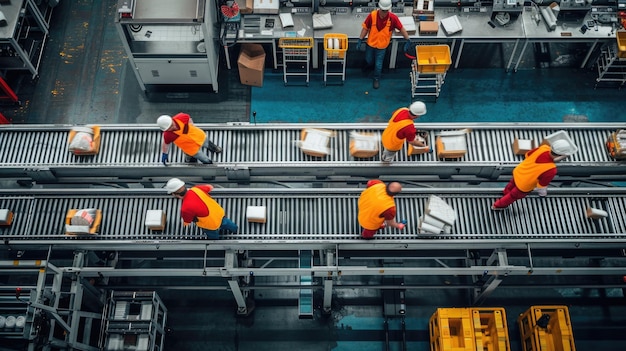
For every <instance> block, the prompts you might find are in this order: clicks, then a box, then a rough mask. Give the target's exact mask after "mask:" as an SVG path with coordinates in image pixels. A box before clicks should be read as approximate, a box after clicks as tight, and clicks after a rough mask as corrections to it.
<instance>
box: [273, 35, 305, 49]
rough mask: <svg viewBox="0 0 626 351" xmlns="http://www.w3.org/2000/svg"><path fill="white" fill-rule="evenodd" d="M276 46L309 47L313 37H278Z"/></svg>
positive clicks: (285, 47)
mask: <svg viewBox="0 0 626 351" xmlns="http://www.w3.org/2000/svg"><path fill="white" fill-rule="evenodd" d="M278 47H280V48H283V49H310V48H312V47H313V38H310V37H303V38H280V39H278Z"/></svg>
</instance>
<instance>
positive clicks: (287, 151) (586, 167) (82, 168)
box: [0, 123, 626, 183]
mask: <svg viewBox="0 0 626 351" xmlns="http://www.w3.org/2000/svg"><path fill="white" fill-rule="evenodd" d="M199 126H200V127H201V128H202V129H204V130H206V131H207V135H208V137H209V139H211V140H212V141H214V142H215V143H216V144H218V145H220V146H222V147H223V149H224V152H223V153H222V154H220V155H218V156H216V157H214V161H215V162H216V166H202V165H194V166H190V165H188V164H185V163H184V160H183V154H182V153H181V152H180V150H179V149H178V148H176V147H172V150H171V154H170V160H171V162H172V166H171V167H167V168H166V167H164V166H163V165H162V164H161V163H160V162H159V161H160V145H161V132H160V131H159V130H158V128H157V127H156V126H153V125H105V126H102V127H101V134H102V146H101V151H100V153H99V154H98V155H95V156H75V155H73V154H72V153H70V152H69V151H68V148H67V136H68V131H69V130H70V127H68V126H51V125H28V126H6V127H5V126H0V142H1V143H2V145H3V146H4V147H3V152H2V153H0V166H1V167H0V176H2V177H8V178H22V179H27V180H28V179H32V180H35V181H37V182H41V183H46V182H59V181H65V182H71V181H115V180H118V179H119V180H122V181H124V180H133V179H134V180H137V179H140V180H144V181H145V180H146V179H148V180H150V179H151V178H154V177H170V176H195V177H200V178H205V179H206V178H211V177H226V178H227V179H231V180H250V179H252V180H254V177H257V176H259V177H260V176H282V177H292V176H299V177H304V176H309V177H328V176H335V175H336V176H359V177H370V178H372V177H378V176H381V175H412V176H413V175H414V176H418V175H420V176H431V177H433V178H437V179H439V178H441V179H448V178H451V177H453V176H460V175H468V176H476V177H479V178H482V179H497V178H498V177H499V176H500V175H501V174H510V172H511V169H512V168H513V167H514V166H515V165H516V164H517V163H519V161H520V160H521V159H522V156H516V155H514V154H513V152H512V148H511V143H512V142H513V140H514V138H515V137H518V138H520V139H533V140H536V141H541V140H542V139H543V137H545V136H546V135H549V134H551V133H554V132H556V131H558V130H566V131H567V132H568V134H569V135H570V136H571V137H572V139H573V140H574V142H575V143H576V144H577V145H578V147H579V149H580V151H579V152H578V153H577V154H575V155H574V156H572V157H570V158H568V159H566V160H565V161H563V162H561V163H559V175H560V176H577V177H591V176H594V177H595V178H596V179H600V180H602V179H620V180H621V179H623V177H624V175H625V174H626V163H625V162H617V161H615V160H614V159H612V158H611V157H610V156H609V154H608V153H607V151H606V148H605V146H604V143H605V141H606V139H607V137H608V136H609V135H610V133H612V132H614V131H615V130H617V129H619V128H621V127H623V125H617V124H583V123H580V124H543V125H541V124H533V125H521V124H449V125H447V124H419V123H418V124H417V127H418V128H420V129H423V130H425V131H427V132H428V133H429V134H430V138H431V140H434V138H435V136H436V135H437V134H438V133H439V132H441V131H450V130H457V129H463V128H468V129H471V130H472V131H471V133H469V134H468V135H467V149H468V150H467V154H466V155H465V156H464V157H463V158H461V159H458V160H441V159H437V158H436V155H435V153H426V154H423V155H414V156H407V153H406V149H404V150H402V151H400V152H399V153H398V156H397V158H396V161H395V162H393V163H391V164H390V165H386V166H384V167H382V166H383V164H382V162H381V161H380V155H378V156H375V157H373V158H370V159H355V158H353V157H351V156H350V152H349V134H350V132H351V131H361V132H375V133H380V132H382V130H383V129H384V127H385V125H384V124H367V125H364V124H333V125H315V124H287V125H285V124H280V125H278V124H276V125H273V124H264V125H258V126H256V125H247V124H243V125H242V124H238V125H225V124H220V125H214V124H199ZM316 127H318V128H327V129H332V130H334V131H336V137H334V138H332V139H331V142H330V148H331V154H330V155H329V156H327V157H324V158H317V157H311V156H307V155H305V154H303V153H302V152H301V150H299V149H298V148H297V147H296V146H295V145H294V143H293V141H295V140H299V138H300V132H301V130H302V129H303V128H316Z"/></svg>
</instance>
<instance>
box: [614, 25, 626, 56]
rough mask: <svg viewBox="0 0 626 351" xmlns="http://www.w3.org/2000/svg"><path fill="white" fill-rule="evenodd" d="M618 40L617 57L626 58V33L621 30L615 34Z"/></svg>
mask: <svg viewBox="0 0 626 351" xmlns="http://www.w3.org/2000/svg"><path fill="white" fill-rule="evenodd" d="M615 37H616V38H617V56H618V57H620V58H626V31H625V30H619V31H617V32H616V33H615Z"/></svg>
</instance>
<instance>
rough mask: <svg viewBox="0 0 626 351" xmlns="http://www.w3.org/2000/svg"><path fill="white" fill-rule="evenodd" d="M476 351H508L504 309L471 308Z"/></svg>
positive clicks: (509, 348)
mask: <svg viewBox="0 0 626 351" xmlns="http://www.w3.org/2000/svg"><path fill="white" fill-rule="evenodd" d="M471 310H472V318H473V325H474V340H475V342H476V350H477V351H510V350H511V344H510V342H509V331H508V329H507V324H506V313H505V312H504V308H472V309H471Z"/></svg>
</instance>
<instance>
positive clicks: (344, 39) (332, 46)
mask: <svg viewBox="0 0 626 351" xmlns="http://www.w3.org/2000/svg"><path fill="white" fill-rule="evenodd" d="M324 50H325V51H326V55H327V57H328V58H344V57H345V56H346V51H348V35H347V34H338V33H327V34H324Z"/></svg>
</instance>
